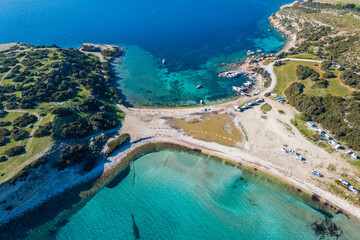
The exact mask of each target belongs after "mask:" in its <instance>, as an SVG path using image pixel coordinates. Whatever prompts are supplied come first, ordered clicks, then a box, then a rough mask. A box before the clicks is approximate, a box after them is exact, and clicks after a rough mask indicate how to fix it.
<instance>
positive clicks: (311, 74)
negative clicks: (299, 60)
mask: <svg viewBox="0 0 360 240" xmlns="http://www.w3.org/2000/svg"><path fill="white" fill-rule="evenodd" d="M296 76H297V77H298V78H299V79H300V80H304V79H307V78H310V79H311V80H312V81H316V80H318V79H319V74H318V73H317V72H316V71H315V70H314V69H312V68H309V67H307V66H303V65H298V66H297V67H296Z"/></svg>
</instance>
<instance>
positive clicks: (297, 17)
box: [272, 2, 360, 89]
mask: <svg viewBox="0 0 360 240" xmlns="http://www.w3.org/2000/svg"><path fill="white" fill-rule="evenodd" d="M272 19H274V20H276V21H278V22H279V24H280V25H281V26H282V27H283V30H285V31H287V32H288V33H290V32H292V33H294V32H297V38H298V39H302V41H301V42H298V44H297V46H296V47H295V48H292V49H291V50H290V52H289V53H290V54H297V53H298V52H301V53H308V54H315V55H317V56H318V57H320V58H321V59H325V60H327V61H326V62H325V64H324V68H323V70H326V69H329V68H330V67H331V64H332V62H334V63H336V64H338V65H339V66H340V70H342V71H343V75H344V76H342V79H343V81H344V83H345V84H347V85H349V86H352V87H356V88H358V89H360V83H359V82H360V80H359V78H360V76H359V75H358V74H356V73H355V72H360V57H359V56H360V11H359V7H358V6H355V5H354V4H337V5H333V4H323V3H317V2H305V3H297V4H295V5H294V6H293V7H287V8H283V9H281V10H280V11H279V12H278V13H277V14H276V15H272Z"/></svg>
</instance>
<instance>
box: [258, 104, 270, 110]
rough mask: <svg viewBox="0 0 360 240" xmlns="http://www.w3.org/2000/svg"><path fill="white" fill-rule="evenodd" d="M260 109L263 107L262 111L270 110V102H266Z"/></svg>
mask: <svg viewBox="0 0 360 240" xmlns="http://www.w3.org/2000/svg"><path fill="white" fill-rule="evenodd" d="M260 109H261V111H264V112H270V111H271V109H272V107H271V106H270V105H269V104H268V103H265V104H263V105H261V107H260Z"/></svg>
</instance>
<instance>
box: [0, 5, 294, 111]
mask: <svg viewBox="0 0 360 240" xmlns="http://www.w3.org/2000/svg"><path fill="white" fill-rule="evenodd" d="M289 1H290V0H271V1H267V0H226V1H221V0H106V1H104V0H76V1H73V0H51V1H49V0H31V1H28V0H2V1H1V3H0V43H8V42H24V43H29V44H34V45H41V44H45V45H50V44H57V45H59V46H61V47H77V46H79V45H80V44H81V43H83V42H93V43H109V44H117V45H121V46H126V47H127V51H126V56H125V57H124V59H123V60H122V61H121V63H119V64H116V65H115V66H114V69H115V71H116V74H117V76H118V85H119V88H120V89H121V91H122V92H123V94H124V95H125V97H126V100H127V102H128V104H130V105H134V106H145V105H150V106H174V105H176V106H178V105H194V104H198V103H199V101H200V100H201V99H203V100H205V101H206V103H211V102H218V101H224V100H227V99H230V98H234V97H235V93H234V92H233V90H232V88H231V86H232V85H240V84H241V83H242V82H243V81H244V80H245V79H244V78H240V79H237V80H229V79H227V80H226V79H219V78H218V77H217V75H218V73H219V72H221V71H223V70H226V69H227V68H224V67H221V66H220V65H219V64H220V63H223V62H225V63H232V62H238V61H241V60H243V59H244V57H246V52H247V50H253V51H254V50H257V49H262V50H264V52H266V53H271V52H276V51H278V50H279V49H280V48H281V46H282V45H283V44H284V39H283V38H281V36H280V35H279V34H278V33H277V32H276V31H274V30H273V29H272V28H271V27H270V26H269V24H268V21H267V18H268V17H269V16H270V15H271V14H272V13H275V12H276V11H277V10H278V9H279V6H280V5H282V4H284V3H288V2H289ZM268 29H271V31H270V32H268V31H267V30H268ZM162 59H166V64H165V65H162V64H161V61H162ZM198 84H201V85H203V87H204V88H203V89H201V90H197V89H196V86H197V85H198Z"/></svg>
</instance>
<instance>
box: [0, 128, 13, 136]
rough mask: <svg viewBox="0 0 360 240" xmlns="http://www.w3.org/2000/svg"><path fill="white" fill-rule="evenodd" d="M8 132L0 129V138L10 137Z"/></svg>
mask: <svg viewBox="0 0 360 240" xmlns="http://www.w3.org/2000/svg"><path fill="white" fill-rule="evenodd" d="M10 134H11V133H10V131H9V130H7V129H6V128H0V136H10Z"/></svg>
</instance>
